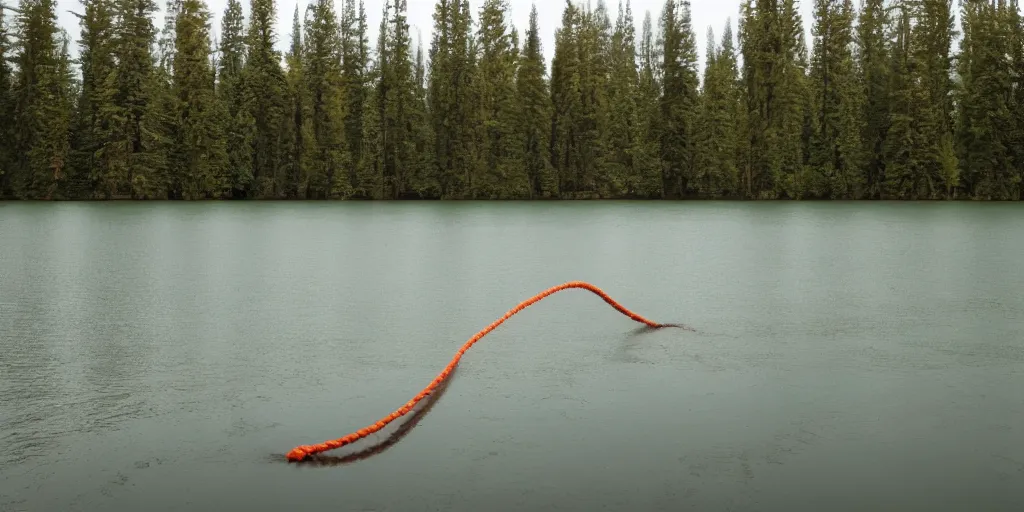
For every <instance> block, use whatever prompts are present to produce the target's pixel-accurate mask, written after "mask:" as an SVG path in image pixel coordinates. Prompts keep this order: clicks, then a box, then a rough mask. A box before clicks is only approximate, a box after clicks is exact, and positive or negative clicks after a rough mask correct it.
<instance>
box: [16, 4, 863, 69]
mask: <svg viewBox="0 0 1024 512" xmlns="http://www.w3.org/2000/svg"><path fill="white" fill-rule="evenodd" d="M165 1H166V0H157V4H158V5H159V6H160V8H161V9H163V8H164V6H165ZM311 1H313V0H298V2H296V0H277V4H276V5H277V41H278V44H277V46H278V48H280V49H281V50H282V51H283V50H285V49H286V48H287V45H288V41H289V38H290V35H291V29H292V27H291V25H292V15H293V13H294V12H295V7H296V5H300V16H301V11H303V10H304V8H305V5H307V4H309V3H311ZM334 1H335V11H336V12H340V11H341V6H342V0H334ZM507 1H508V3H509V6H510V8H511V17H512V22H513V23H514V24H515V26H516V27H517V28H518V29H519V33H520V36H521V38H522V35H523V34H524V33H525V32H526V28H527V26H528V24H529V19H530V8H531V6H532V5H534V3H536V5H537V13H538V22H539V24H540V33H541V36H542V42H543V45H544V54H545V56H546V57H547V59H548V65H549V67H550V62H551V58H552V57H553V56H554V45H555V42H554V34H555V29H556V28H558V26H559V24H560V23H561V21H562V11H563V10H564V9H565V0H507ZM574 1H575V2H577V3H581V2H582V3H586V2H587V0H574ZM589 1H590V5H591V6H592V7H596V6H597V2H598V0H589ZM605 1H606V2H607V5H608V10H609V13H610V17H611V19H612V23H614V22H615V18H616V16H617V14H618V4H619V0H605ZM797 1H798V2H799V3H800V4H801V5H800V13H801V15H802V16H803V19H804V28H805V30H806V31H807V32H808V34H807V36H808V44H810V39H809V38H810V19H811V18H810V16H811V7H812V2H811V1H810V0H804V1H803V2H800V0H797ZM0 2H3V3H10V4H17V0H0ZM364 2H365V6H366V11H367V23H368V24H369V29H370V35H369V40H370V44H371V46H373V45H376V34H377V28H378V26H379V24H380V17H381V12H382V9H383V6H384V0H364ZM623 2H625V0H623ZM469 3H470V8H471V9H472V11H473V20H474V22H476V20H477V19H478V18H479V16H478V13H479V9H480V6H481V5H482V3H483V0H470V2H469ZM856 3H857V4H858V5H859V3H860V2H856ZM226 4H227V0H207V5H208V6H209V9H210V11H211V13H212V14H213V20H212V29H213V33H214V34H218V33H219V32H220V19H221V16H222V15H223V14H224V7H225V5H226ZM408 4H409V10H408V13H409V25H410V27H411V31H412V37H413V41H414V42H415V41H416V37H417V34H421V35H422V38H423V44H424V46H429V45H430V37H431V32H432V29H433V16H432V15H433V12H434V4H435V0H408ZM664 4H665V0H632V6H633V17H634V19H635V22H636V31H637V39H638V40H639V38H640V30H641V28H642V26H643V20H644V12H645V11H650V12H651V17H652V21H653V22H654V25H655V28H657V21H658V16H659V14H660V13H661V9H662V6H664ZM57 8H58V11H59V12H58V18H59V20H60V23H61V25H62V26H63V27H64V28H66V29H67V30H68V31H69V32H70V34H71V37H72V38H73V39H74V40H75V41H76V42H75V43H74V45H75V46H77V39H78V36H79V27H78V19H77V18H75V17H74V16H73V15H71V14H70V13H69V12H68V11H69V10H71V11H76V12H81V10H82V3H81V1H80V0H57ZM242 9H243V11H244V12H245V15H246V21H248V16H249V1H248V0H242ZM691 11H692V17H693V28H694V32H695V33H696V35H697V45H698V55H699V57H700V59H701V62H703V60H704V52H705V41H706V40H707V29H708V26H711V27H712V28H713V29H714V31H715V37H716V38H720V36H721V33H722V29H723V28H724V27H725V22H726V19H727V18H729V19H730V20H731V23H732V28H733V32H734V34H735V32H736V19H737V18H738V16H739V0H691ZM156 21H157V26H158V27H163V14H162V13H159V14H158V15H157V19H156ZM71 51H72V54H73V55H77V54H78V49H77V48H72V49H71Z"/></svg>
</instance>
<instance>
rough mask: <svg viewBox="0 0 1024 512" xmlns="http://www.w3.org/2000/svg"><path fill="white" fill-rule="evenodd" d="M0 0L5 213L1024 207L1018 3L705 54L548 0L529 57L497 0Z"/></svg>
mask: <svg viewBox="0 0 1024 512" xmlns="http://www.w3.org/2000/svg"><path fill="white" fill-rule="evenodd" d="M0 1H5V2H6V5H4V7H3V8H2V9H0V197H2V198H7V199H38V200H74V199H82V200H85V199H184V200H198V199H597V198H638V199H640V198H664V199H716V198H720V199H887V200H888V199H898V200H926V199H927V200H945V199H962V200H1019V199H1021V198H1022V197H1024V19H1022V17H1021V13H1020V9H1019V5H1018V0H958V2H957V3H956V4H954V3H953V1H952V0H859V4H858V5H854V3H853V1H852V0H809V1H813V2H814V4H813V19H811V20H802V19H801V17H800V15H799V9H798V5H797V3H796V0H742V1H741V3H740V5H739V10H738V12H737V18H736V20H735V23H733V22H732V20H730V19H723V20H721V23H722V24H721V27H710V28H707V30H706V33H705V34H704V35H703V37H706V38H707V42H708V44H707V51H706V57H705V59H704V65H703V66H698V55H697V46H698V45H697V37H698V35H697V29H696V28H695V27H693V26H692V23H691V15H690V4H689V2H688V1H685V0H667V1H666V2H665V3H664V5H663V6H662V8H661V9H660V12H656V13H651V12H646V13H643V15H642V16H643V18H642V21H641V22H640V23H636V21H635V18H634V16H635V14H634V13H633V12H632V8H631V5H630V3H629V1H628V0H621V2H619V3H618V5H617V6H615V5H608V4H609V3H610V1H614V0H610V1H609V2H605V1H603V0H597V1H596V5H590V4H589V3H587V2H586V1H583V2H579V1H576V0H567V1H565V4H564V9H563V11H562V18H561V21H560V23H559V25H558V28H557V29H556V32H555V37H554V41H555V43H554V49H553V50H554V58H553V60H551V61H550V63H549V62H548V61H547V59H545V58H544V48H542V44H541V34H539V33H538V28H537V26H538V24H537V11H536V8H534V9H533V11H532V13H531V16H530V23H529V26H528V27H527V28H526V30H525V32H523V33H519V31H518V30H517V29H516V28H515V27H514V26H513V25H512V23H511V22H510V11H509V6H508V2H507V0H475V3H476V4H478V7H475V8H471V7H470V4H469V1H468V0H436V3H435V4H434V13H433V23H434V29H433V32H432V34H430V40H429V41H420V40H416V41H414V40H413V39H412V37H411V35H410V28H409V24H408V21H407V10H406V9H407V2H408V0H378V1H377V2H374V3H376V4H377V5H373V6H369V8H379V9H381V10H382V18H381V24H380V27H379V31H378V33H379V36H378V37H377V38H376V40H375V41H371V40H369V39H368V35H367V34H368V30H367V21H366V9H367V8H368V6H366V5H364V0H311V2H310V3H309V5H304V6H303V10H301V11H300V10H299V9H298V8H296V10H295V12H294V15H293V28H292V30H291V32H290V33H289V34H284V35H281V34H276V33H275V30H274V23H275V20H276V19H277V16H278V14H277V12H276V9H277V6H276V5H275V3H274V0H248V1H249V2H250V3H249V4H248V10H249V16H248V19H246V18H245V16H244V15H243V9H242V5H241V3H240V0H229V1H228V3H227V7H226V11H225V12H224V13H223V15H222V17H221V23H220V27H219V31H218V34H219V35H218V36H217V37H216V38H214V36H213V35H212V30H211V21H210V20H211V13H210V11H209V9H208V6H207V5H206V4H205V2H204V1H203V0H168V3H167V4H166V6H165V8H164V9H162V10H163V12H164V16H162V19H158V16H157V15H156V13H157V12H158V6H157V4H156V3H155V0H83V1H82V3H81V8H80V9H79V10H78V11H76V12H75V15H76V17H77V19H78V20H79V26H78V27H76V30H75V32H76V33H77V34H76V35H77V38H76V37H74V36H73V35H72V33H71V32H70V31H69V28H68V27H60V26H58V23H57V13H56V9H57V7H56V5H55V4H56V2H55V0H20V1H18V2H17V4H16V5H15V4H14V2H15V1H16V0H0ZM417 1H419V0H417ZM424 1H426V0H424ZM381 4H383V5H381ZM637 19H638V18H637ZM805 23H806V24H807V25H806V26H807V27H809V28H810V33H811V37H810V38H809V39H808V38H806V37H805V33H806V32H805ZM637 26H639V27H640V30H637V29H636V27H637ZM733 26H735V32H734V30H733ZM716 29H717V30H716ZM282 37H286V38H287V40H286V41H283V42H282V44H281V45H280V47H281V48H287V51H284V52H280V51H278V50H277V49H276V48H278V42H279V38H282ZM72 49H74V50H76V51H75V53H76V54H77V55H76V57H75V59H72V57H71V54H72V51H71V50H72Z"/></svg>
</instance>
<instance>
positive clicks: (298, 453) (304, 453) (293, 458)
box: [287, 445, 312, 462]
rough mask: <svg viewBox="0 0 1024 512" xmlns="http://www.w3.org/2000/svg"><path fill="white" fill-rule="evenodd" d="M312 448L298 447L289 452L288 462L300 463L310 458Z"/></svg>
mask: <svg viewBox="0 0 1024 512" xmlns="http://www.w3.org/2000/svg"><path fill="white" fill-rule="evenodd" d="M310 448H312V447H311V446H306V445H303V446H296V447H295V448H294V449H292V451H290V452H288V455H287V457H288V462H300V461H302V460H303V459H305V458H306V457H308V456H309V454H310V451H311V450H309V449H310Z"/></svg>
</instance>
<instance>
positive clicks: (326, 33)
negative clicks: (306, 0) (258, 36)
mask: <svg viewBox="0 0 1024 512" xmlns="http://www.w3.org/2000/svg"><path fill="white" fill-rule="evenodd" d="M339 34H340V31H339V28H338V21H337V18H336V16H335V14H334V8H333V5H332V3H331V2H330V0H318V1H317V3H316V6H315V7H314V8H313V17H312V20H311V21H310V22H309V23H307V24H306V50H305V52H306V56H305V59H304V61H305V62H304V64H305V74H306V77H305V78H306V88H307V93H308V101H309V103H310V106H309V124H310V127H311V130H310V131H311V135H312V139H313V140H312V144H311V145H310V146H309V147H311V148H315V149H314V150H313V151H311V152H310V154H308V155H307V156H306V157H305V158H304V161H305V165H306V166H307V168H308V170H309V192H308V193H307V196H309V197H316V198H327V197H346V196H347V195H348V194H349V189H350V187H351V183H350V181H349V177H350V173H349V169H350V166H351V164H350V153H349V146H348V143H347V142H346V140H345V129H346V126H345V117H346V114H347V107H348V103H347V98H348V96H347V94H346V91H345V87H346V85H347V84H346V83H345V81H344V80H343V78H342V69H341V65H342V57H343V53H342V51H343V49H342V44H341V40H340V38H339ZM356 85H358V84H356Z"/></svg>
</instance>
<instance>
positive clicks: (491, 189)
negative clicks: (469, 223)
mask: <svg viewBox="0 0 1024 512" xmlns="http://www.w3.org/2000/svg"><path fill="white" fill-rule="evenodd" d="M507 11H508V5H507V3H506V1H505V0H484V3H483V7H482V8H481V10H480V28H479V32H478V36H477V37H478V38H479V44H480V61H479V66H480V72H479V76H480V77H481V79H482V82H481V84H480V95H481V96H480V100H481V104H480V114H479V115H480V117H481V122H482V124H481V128H482V129H483V130H484V132H485V133H484V139H483V147H482V148H481V151H482V154H481V158H482V159H483V173H482V174H481V176H480V177H479V179H478V180H477V183H476V188H477V191H478V194H479V197H483V198H500V199H509V198H520V197H525V196H526V195H527V194H528V191H529V180H528V177H527V174H526V169H525V167H524V165H523V155H522V142H521V140H520V138H519V136H518V135H519V134H518V132H517V131H516V124H517V123H516V120H517V118H518V116H519V113H520V107H521V106H520V105H518V104H517V103H516V89H515V66H516V62H515V52H514V48H515V47H514V46H513V44H512V34H511V31H510V26H509V23H508V21H507V20H506V16H507Z"/></svg>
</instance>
